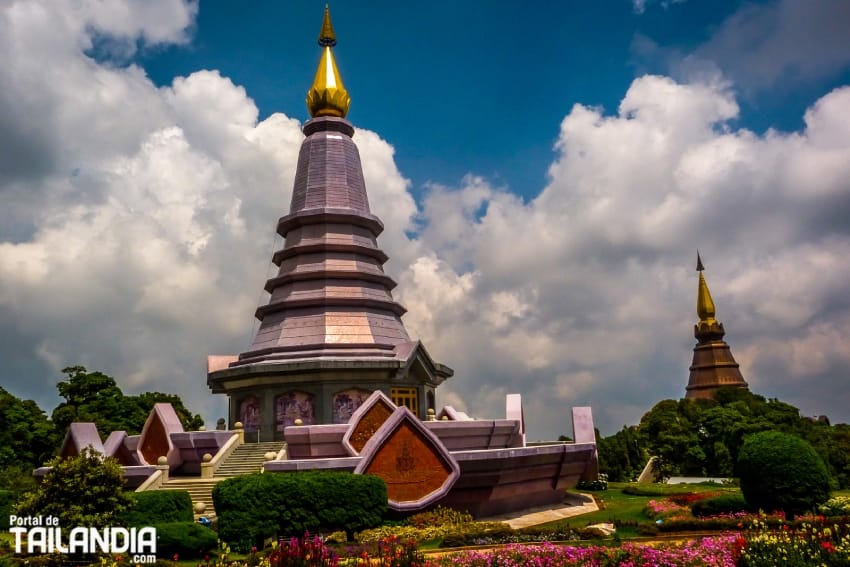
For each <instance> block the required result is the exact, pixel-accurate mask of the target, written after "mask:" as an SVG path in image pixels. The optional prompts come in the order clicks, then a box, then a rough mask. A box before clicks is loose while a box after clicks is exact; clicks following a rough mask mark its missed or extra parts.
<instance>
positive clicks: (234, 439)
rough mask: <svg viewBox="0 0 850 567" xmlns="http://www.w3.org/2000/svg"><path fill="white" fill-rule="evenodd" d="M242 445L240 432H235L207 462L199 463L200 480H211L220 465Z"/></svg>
mask: <svg viewBox="0 0 850 567" xmlns="http://www.w3.org/2000/svg"><path fill="white" fill-rule="evenodd" d="M242 443H243V437H242V435H241V431H235V432H234V433H233V435H231V436H230V439H228V440H227V442H226V443H225V444H224V445H222V446H221V449H219V450H218V452H216V454H215V456H214V457H213V458H212V459H210V460H209V461H205V462H202V463H201V478H212V477H214V476H215V473H216V471H218V469H219V467H220V466H221V464H222V463H223V462H224V461H225V460H226V459H227V458H228V457H229V456H230V455H231V454H232V453H233V451H235V450H236V448H237V447H238V446H239V445H241V444H242Z"/></svg>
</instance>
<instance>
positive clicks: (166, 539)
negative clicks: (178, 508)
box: [154, 522, 218, 559]
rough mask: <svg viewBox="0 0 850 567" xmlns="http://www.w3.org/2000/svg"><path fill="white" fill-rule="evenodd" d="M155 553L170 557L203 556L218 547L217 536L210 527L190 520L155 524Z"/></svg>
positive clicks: (187, 557)
mask: <svg viewBox="0 0 850 567" xmlns="http://www.w3.org/2000/svg"><path fill="white" fill-rule="evenodd" d="M154 527H155V528H156V553H157V555H158V556H160V557H163V558H167V559H171V558H173V557H174V555H175V554H177V556H178V557H179V558H180V559H189V558H197V557H204V555H206V554H208V553H210V552H212V551H215V550H216V548H217V547H218V536H217V535H216V533H215V532H214V531H213V530H211V529H210V528H206V527H204V526H202V525H200V524H196V523H192V522H170V523H165V524H156V525H155V526H154Z"/></svg>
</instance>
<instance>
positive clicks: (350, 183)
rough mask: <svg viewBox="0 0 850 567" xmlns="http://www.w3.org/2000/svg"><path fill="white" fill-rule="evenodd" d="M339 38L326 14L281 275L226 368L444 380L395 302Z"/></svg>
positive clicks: (286, 221) (284, 228) (283, 224)
mask: <svg viewBox="0 0 850 567" xmlns="http://www.w3.org/2000/svg"><path fill="white" fill-rule="evenodd" d="M335 44H336V35H335V33H334V31H333V26H332V24H331V20H330V14H329V12H328V10H327V8H326V9H325V17H324V21H323V24H322V31H321V33H320V35H319V45H320V46H321V47H322V56H321V60H320V62H319V66H318V69H317V71H316V76H315V79H314V81H313V85H312V86H311V87H310V89H309V91H308V93H307V107H308V109H309V111H310V115H311V116H312V118H311V120H309V121H308V122H307V123H305V124H304V127H303V131H304V134H305V136H306V138H305V139H304V141H303V143H302V145H301V151H300V154H299V156H298V165H297V170H296V174H295V185H294V188H293V192H292V201H291V204H290V210H289V213H288V214H286V215H285V216H283V217H281V219H280V220H279V221H278V225H277V232H278V234H280V235H281V236H282V237H283V238H284V245H283V248H281V249H280V250H278V251H277V252H275V253H274V257H273V262H274V263H275V264H276V265H277V266H278V268H279V270H278V273H277V275H275V276H274V277H272V278H271V279H269V280H268V281H267V282H266V285H265V289H266V291H268V292H269V294H270V297H269V301H268V303H267V304H265V305H261V306H259V307H258V308H257V311H256V317H257V318H258V319H259V320H260V327H259V329H258V331H257V334H256V336H255V337H254V340H253V342H252V344H251V345H250V347H249V348H248V349H247V350H246V351H244V352H243V353H241V354H240V355H239V356H238V359H237V360H232V361H228V364H227V367H229V368H236V367H240V366H245V365H255V364H261V363H271V362H281V361H287V360H305V359H312V360H316V359H322V360H328V359H346V360H365V359H394V360H397V361H406V360H409V359H411V358H412V357H414V356H417V355H418V356H419V358H421V359H423V360H426V361H427V362H428V365H429V366H430V367H431V369H432V371H433V378H434V380H436V381H442V379H445V378H447V377H448V376H451V374H452V371H451V369H449V368H448V367H446V366H443V365H441V364H437V363H434V362H433V361H432V360H431V359H430V357H429V356H428V355H427V353H426V352H425V351H424V349H423V348H422V346H421V344H420V343H419V342H418V341H411V339H410V337H409V335H408V334H407V331H406V330H405V328H404V324H403V323H402V321H401V316H402V315H403V314H404V313H405V309H404V307H402V306H401V305H400V304H399V303H398V302H396V301H395V300H394V299H393V296H392V289H393V288H394V287H395V286H396V283H395V281H393V279H392V278H390V277H389V276H388V275H386V274H385V273H384V270H383V264H384V263H385V262H386V261H387V255H386V254H385V253H384V252H383V251H382V250H381V249H380V248H379V247H378V244H377V237H378V235H379V234H380V233H381V232H382V231H383V224H382V223H381V221H380V219H378V217H376V216H375V215H373V214H372V212H371V210H370V208H369V199H368V197H367V194H366V184H365V182H364V179H363V171H362V167H361V164H360V154H359V152H358V150H357V146H356V145H355V143H354V141H353V140H352V137H353V136H354V127H353V126H352V124H351V123H350V122H348V121H347V120H346V119H345V116H346V114H347V112H348V108H349V105H350V97H349V95H348V92H347V91H346V89H345V87H344V85H343V82H342V78H341V76H340V74H339V71H338V69H337V66H336V62H335V60H334V56H333V49H332V48H333V46H334V45H335ZM221 368H222V367H221V366H219V368H212V367H211V368H210V370H211V371H215V370H217V369H221Z"/></svg>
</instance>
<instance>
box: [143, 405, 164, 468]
mask: <svg viewBox="0 0 850 567" xmlns="http://www.w3.org/2000/svg"><path fill="white" fill-rule="evenodd" d="M141 452H142V456H143V457H144V458H145V461H147V462H148V464H150V465H155V464H156V460H157V459H158V458H160V457H165V456H167V455H168V435H167V434H166V432H165V426H164V425H163V424H162V420H160V419H159V415H158V414H157V413H156V412H154V413H153V420H152V421H151V424H150V427H148V430H147V431H146V432H145V438H144V440H143V442H142V448H141Z"/></svg>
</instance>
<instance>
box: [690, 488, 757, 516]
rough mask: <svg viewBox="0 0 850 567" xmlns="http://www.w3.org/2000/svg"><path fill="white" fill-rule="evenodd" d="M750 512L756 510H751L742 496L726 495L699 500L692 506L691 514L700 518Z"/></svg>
mask: <svg viewBox="0 0 850 567" xmlns="http://www.w3.org/2000/svg"><path fill="white" fill-rule="evenodd" d="M750 511H754V510H751V509H750V506H749V505H748V504H747V501H746V500H744V496H743V495H742V494H724V495H723V496H716V497H714V498H707V499H705V500H699V501H697V502H694V503H693V505H691V514H693V515H694V516H700V517H704V516H719V515H720V514H736V513H738V512H750Z"/></svg>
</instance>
